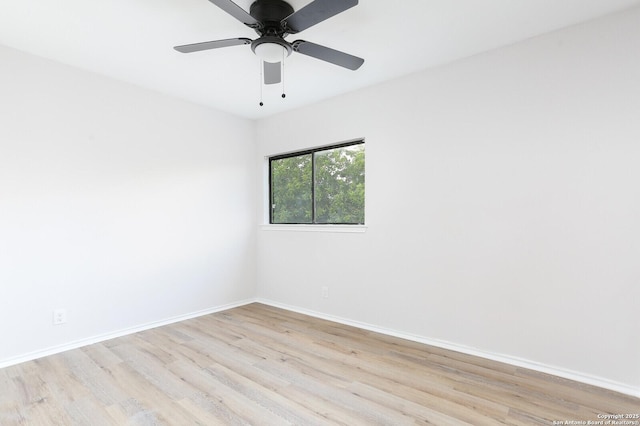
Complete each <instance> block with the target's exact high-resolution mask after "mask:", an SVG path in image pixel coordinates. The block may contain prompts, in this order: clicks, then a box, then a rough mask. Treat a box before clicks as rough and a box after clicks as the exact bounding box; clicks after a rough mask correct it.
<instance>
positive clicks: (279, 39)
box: [174, 0, 364, 96]
mask: <svg viewBox="0 0 640 426" xmlns="http://www.w3.org/2000/svg"><path fill="white" fill-rule="evenodd" d="M209 1H210V2H211V3H213V4H215V5H216V6H218V7H219V8H220V9H222V10H224V11H225V12H227V13H228V14H229V15H231V16H233V17H234V18H236V19H237V20H238V21H240V22H242V23H243V24H245V25H246V26H248V27H250V28H253V29H254V30H255V31H256V32H257V33H258V35H259V36H260V37H258V38H257V39H255V40H251V39H249V38H230V39H225V40H215V41H205V42H202V43H194V44H185V45H182V46H175V47H174V49H175V50H177V51H178V52H182V53H191V52H198V51H202V50H209V49H218V48H221V47H229V46H239V45H245V44H250V45H251V50H253V52H254V53H255V54H256V56H258V57H259V58H261V59H262V61H263V64H264V65H263V67H264V68H263V75H264V83H265V84H276V83H280V82H281V80H282V75H281V74H282V70H281V62H282V61H284V59H285V58H286V57H287V56H289V55H291V52H298V53H301V54H303V55H307V56H311V57H313V58H316V59H320V60H322V61H326V62H330V63H332V64H335V65H339V66H341V67H344V68H347V69H350V70H357V69H358V68H360V66H361V65H362V64H363V63H364V59H362V58H358V57H357V56H353V55H349V54H348V53H344V52H340V51H338V50H334V49H331V48H329V47H325V46H321V45H319V44H315V43H311V42H308V41H305V40H296V41H294V42H293V43H289V42H288V41H286V40H285V37H287V36H288V35H289V34H296V33H299V32H301V31H303V30H306V29H307V28H309V27H312V26H314V25H316V24H318V23H320V22H322V21H324V20H326V19H329V18H331V17H332V16H335V15H337V14H339V13H341V12H344V11H345V10H347V9H350V8H352V7H353V6H355V5H357V4H358V0H314V1H312V2H311V3H309V4H307V5H306V6H304V7H303V8H302V9H300V10H298V11H294V9H293V7H291V5H290V4H289V3H287V2H285V1H284V0H256V1H255V2H254V3H253V4H252V5H251V8H250V9H249V12H248V13H247V12H246V11H245V10H244V9H242V8H241V7H240V6H238V5H237V4H235V3H234V2H233V1H231V0H209ZM283 96H284V95H283Z"/></svg>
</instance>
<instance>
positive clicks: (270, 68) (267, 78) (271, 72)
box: [262, 61, 282, 84]
mask: <svg viewBox="0 0 640 426" xmlns="http://www.w3.org/2000/svg"><path fill="white" fill-rule="evenodd" d="M262 63H263V64H264V84H277V83H280V82H281V81H282V76H281V65H280V62H277V63H275V64H274V63H271V62H266V61H263V62H262Z"/></svg>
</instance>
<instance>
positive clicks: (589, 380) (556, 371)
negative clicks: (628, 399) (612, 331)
mask: <svg viewBox="0 0 640 426" xmlns="http://www.w3.org/2000/svg"><path fill="white" fill-rule="evenodd" d="M256 302H258V303H263V304H265V305H269V306H273V307H276V308H281V309H285V310H288V311H292V312H297V313H300V314H304V315H309V316H312V317H315V318H320V319H325V320H329V321H333V322H337V323H340V324H345V325H350V326H353V327H358V328H361V329H364V330H369V331H373V332H376V333H380V334H385V335H388V336H393V337H399V338H401V339H406V340H410V341H413V342H418V343H424V344H426V345H431V346H436V347H439V348H443V349H449V350H452V351H455V352H461V353H464V354H467V355H473V356H477V357H480V358H485V359H490V360H492V361H498V362H502V363H505V364H509V365H513V366H516V367H522V368H527V369H529V370H534V371H538V372H541V373H546V374H551V375H554V376H557V377H562V378H565V379H569V380H574V381H576V382H580V383H585V384H588V385H593V386H597V387H600V388H604V389H609V390H612V391H615V392H620V393H623V394H625V395H630V396H634V397H636V398H640V389H638V388H636V387H633V386H629V385H627V384H624V383H619V382H615V381H612V380H608V379H605V378H602V377H596V376H592V375H589V374H584V373H580V372H577V371H572V370H568V369H564V368H558V367H554V366H549V365H545V364H541V363H538V362H534V361H530V360H527V359H522V358H517V357H512V356H508V355H503V354H498V353H493V352H487V351H482V350H478V349H475V348H472V347H468V346H464V345H459V344H457V343H452V342H447V341H443V340H438V339H430V338H428V337H424V336H418V335H414V334H410V333H404V332H400V331H397V330H392V329H388V328H383V327H378V326H376V325H372V324H367V323H363V322H359V321H353V320H350V319H348V318H342V317H337V316H333V315H327V314H324V313H322V312H317V311H313V310H309V309H304V308H299V307H297V306H291V305H287V304H284V303H279V302H275V301H273V300H269V299H261V298H258V299H257V300H256Z"/></svg>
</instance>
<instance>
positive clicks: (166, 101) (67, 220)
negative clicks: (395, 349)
mask: <svg viewBox="0 0 640 426" xmlns="http://www.w3.org/2000/svg"><path fill="white" fill-rule="evenodd" d="M0 63H1V64H2V66H0V318H1V320H0V336H1V338H2V343H1V344H0V363H2V362H3V361H4V362H5V363H6V362H10V361H11V360H12V359H14V358H15V357H24V356H28V355H29V354H33V353H36V354H37V353H40V352H39V351H46V350H48V349H50V348H55V347H59V346H60V345H62V346H64V345H68V344H69V343H70V342H76V341H86V339H90V338H93V337H95V336H99V335H102V334H110V333H114V332H117V331H119V330H127V329H130V328H135V327H139V326H144V325H147V324H150V323H154V322H157V321H163V320H167V319H170V318H174V317H180V316H183V315H188V314H191V313H194V312H199V311H201V310H208V309H214V308H216V307H220V306H225V305H228V304H233V303H237V302H239V301H244V300H246V299H249V298H253V296H254V294H255V220H254V216H255V215H254V212H255V204H256V202H255V198H256V194H255V192H254V182H255V176H256V172H255V169H254V160H253V158H254V157H253V156H254V155H255V146H254V144H253V123H251V122H250V121H248V120H243V119H238V118H234V117H232V116H229V115H226V114H222V113H220V112H217V111H213V110H210V109H206V108H203V107H200V106H196V105H193V104H189V103H186V102H183V101H179V100H175V99H172V98H169V97H166V96H163V95H160V94H155V93H153V92H150V91H146V90H143V89H140V88H137V87H134V86H130V85H127V84H124V83H119V82H116V81H113V80H109V79H106V78H102V77H100V76H97V75H93V74H90V73H87V72H84V71H81V70H77V69H74V68H70V67H66V66H63V65H60V64H56V63H54V62H50V61H47V60H44V59H40V58H36V57H34V56H30V55H26V54H24V53H20V52H17V51H15V50H11V49H7V48H1V47H0ZM55 308H65V309H67V311H68V322H67V324H64V325H62V326H56V327H54V326H53V325H52V311H53V309H55Z"/></svg>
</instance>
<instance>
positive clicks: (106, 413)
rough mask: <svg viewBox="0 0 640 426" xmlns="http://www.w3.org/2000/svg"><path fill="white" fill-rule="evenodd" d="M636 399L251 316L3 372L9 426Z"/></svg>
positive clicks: (418, 419) (428, 349) (431, 416)
mask: <svg viewBox="0 0 640 426" xmlns="http://www.w3.org/2000/svg"><path fill="white" fill-rule="evenodd" d="M600 413H605V414H618V413H640V400H639V399H638V398H633V397H631V396H628V395H621V394H618V393H616V392H612V391H609V390H605V389H600V388H596V387H594V386H589V385H585V384H581V383H576V382H572V381H570V380H566V379H562V378H558V377H554V376H550V375H547V374H543V373H539V372H535V371H531V370H527V369H523V368H520V367H516V366H512V365H508V364H504V363H499V362H495V361H491V360H487V359H482V358H477V357H474V356H471V355H467V354H462V353H458V352H453V351H448V350H446V349H442V348H435V347H432V346H428V345H423V344H420V343H416V342H410V341H406V340H403V339H400V338H396V337H392V336H385V335H380V334H377V333H374V332H371V331H367V330H362V329H358V328H354V327H349V326H345V325H341V324H337V323H335V322H331V321H326V320H321V319H317V318H311V317H309V316H306V315H303V314H299V313H295V312H290V311H285V310H282V309H279V308H275V307H272V306H267V305H261V304H250V305H246V306H242V307H239V308H234V309H230V310H227V311H224V312H219V313H216V314H211V315H206V316H202V317H198V318H194V319H190V320H187V321H183V322H180V323H176V324H171V325H168V326H164V327H160V328H155V329H152V330H147V331H144V332H141V333H136V334H132V335H129V336H123V337H120V338H117V339H113V340H109V341H105V342H101V343H97V344H95V345H90V346H86V347H84V348H80V349H76V350H72V351H68V352H65V353H61V354H57V355H53V356H50V357H46V358H42V359H38V360H35V361H30V362H26V363H23V364H19V365H15V366H12V367H7V368H5V369H2V370H0V425H2V426H5V425H6V426H14V425H15V426H17V425H30V426H31V425H42V426H48V425H64V426H67V425H72V426H75V425H88V426H95V425H98V426H99V425H132V426H148V425H178V426H182V425H207V426H211V425H269V426H271V425H305V426H306V425H311V426H313V425H318V426H324V425H347V426H353V425H367V426H368V425H405V424H406V425H408V424H435V425H465V424H472V425H487V426H489V425H499V424H507V425H550V424H552V422H553V421H554V420H555V421H564V420H575V421H580V420H583V421H589V420H591V421H595V420H598V419H597V415H598V414H600Z"/></svg>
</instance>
